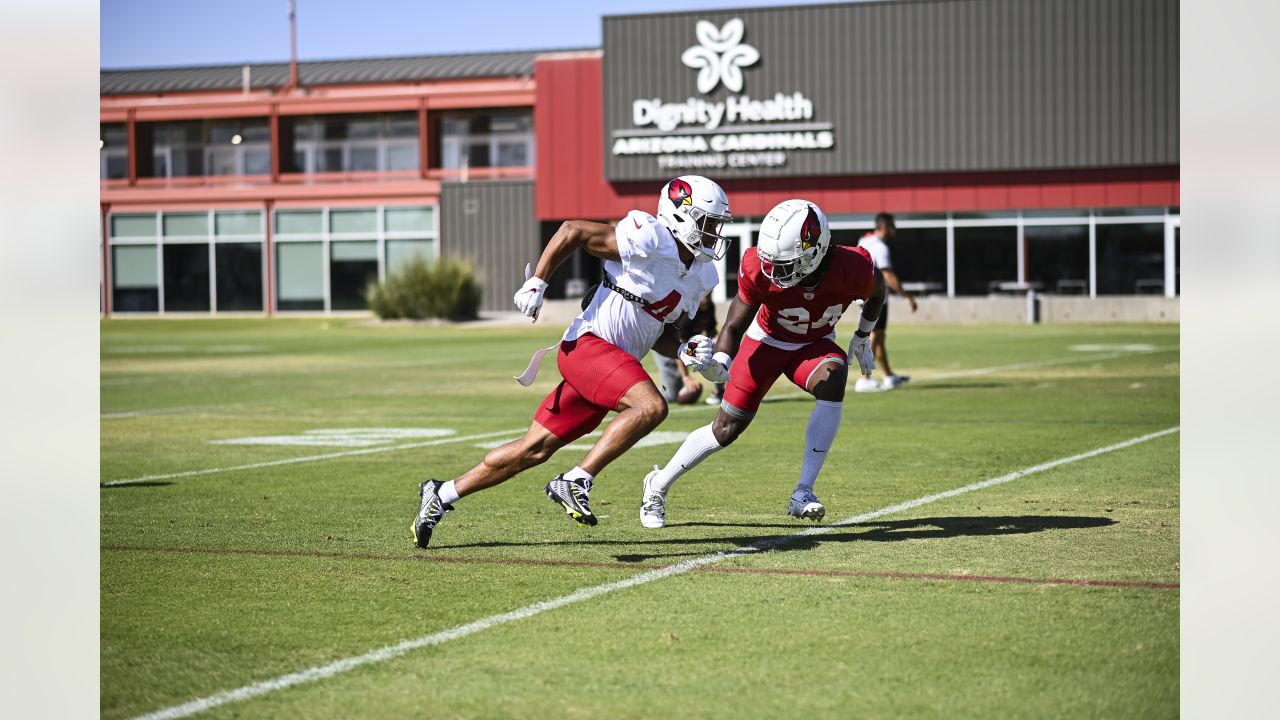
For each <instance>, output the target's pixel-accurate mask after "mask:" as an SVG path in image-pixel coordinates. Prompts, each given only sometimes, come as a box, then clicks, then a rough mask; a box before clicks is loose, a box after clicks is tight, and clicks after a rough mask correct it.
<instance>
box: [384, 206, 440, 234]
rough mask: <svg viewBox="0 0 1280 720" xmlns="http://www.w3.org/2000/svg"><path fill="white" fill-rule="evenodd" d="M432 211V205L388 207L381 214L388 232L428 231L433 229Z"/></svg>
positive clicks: (433, 210) (433, 209)
mask: <svg viewBox="0 0 1280 720" xmlns="http://www.w3.org/2000/svg"><path fill="white" fill-rule="evenodd" d="M434 212H435V208H432V207H389V208H387V209H386V210H384V211H383V213H382V214H383V220H384V222H385V223H386V226H387V232H389V233H398V232H416V233H429V232H432V231H433V230H435V227H434V226H433V222H432V221H433V220H434V218H433V216H432V215H433V213H434Z"/></svg>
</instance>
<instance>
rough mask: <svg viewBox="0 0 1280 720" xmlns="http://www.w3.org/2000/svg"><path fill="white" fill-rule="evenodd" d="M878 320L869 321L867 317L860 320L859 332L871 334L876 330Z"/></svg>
mask: <svg viewBox="0 0 1280 720" xmlns="http://www.w3.org/2000/svg"><path fill="white" fill-rule="evenodd" d="M876 320H877V318H870V319H868V318H867V316H866V315H863V316H862V317H860V318H858V330H859V331H860V332H864V333H869V332H871V331H872V330H875V329H876Z"/></svg>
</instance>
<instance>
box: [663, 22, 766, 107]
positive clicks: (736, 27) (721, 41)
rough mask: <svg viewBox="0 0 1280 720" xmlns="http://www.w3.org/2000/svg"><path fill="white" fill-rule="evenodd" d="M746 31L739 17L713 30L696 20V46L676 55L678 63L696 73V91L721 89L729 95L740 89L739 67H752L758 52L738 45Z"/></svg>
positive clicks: (747, 46) (746, 46) (704, 92)
mask: <svg viewBox="0 0 1280 720" xmlns="http://www.w3.org/2000/svg"><path fill="white" fill-rule="evenodd" d="M745 31H746V29H745V27H744V26H743V24H742V19H741V18H734V19H732V20H730V21H729V22H727V23H725V24H724V27H722V28H717V27H716V26H715V25H712V24H711V23H709V22H707V21H706V20H699V21H698V25H697V27H695V28H694V32H695V34H697V36H698V43H699V44H697V45H694V46H693V47H691V48H689V49H688V50H685V51H684V54H683V55H681V56H680V62H683V63H684V64H685V65H688V66H689V67H691V68H694V69H695V70H697V71H698V92H700V93H702V94H704V95H705V94H707V93H709V92H711V91H712V90H715V89H716V85H718V84H720V83H724V86H725V87H727V88H729V89H730V90H732V91H733V92H740V91H741V90H742V68H744V67H747V66H748V65H754V64H755V63H756V61H758V60H759V59H760V51H759V50H756V49H755V48H753V47H751V46H750V45H745V44H743V43H742V36H743V34H744V33H745Z"/></svg>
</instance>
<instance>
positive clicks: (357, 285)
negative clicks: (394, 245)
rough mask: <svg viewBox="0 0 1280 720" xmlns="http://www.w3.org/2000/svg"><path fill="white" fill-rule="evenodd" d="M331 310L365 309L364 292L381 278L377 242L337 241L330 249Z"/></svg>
mask: <svg viewBox="0 0 1280 720" xmlns="http://www.w3.org/2000/svg"><path fill="white" fill-rule="evenodd" d="M329 255H330V262H329V292H330V297H331V299H330V307H332V308H333V309H334V310H363V309H365V307H367V306H366V304H365V301H364V293H365V289H366V288H368V286H369V283H371V282H375V281H377V279H378V243H376V242H374V241H372V240H362V241H357V242H335V243H332V244H331V245H330V246H329Z"/></svg>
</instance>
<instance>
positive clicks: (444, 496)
mask: <svg viewBox="0 0 1280 720" xmlns="http://www.w3.org/2000/svg"><path fill="white" fill-rule="evenodd" d="M436 493H437V494H438V495H439V496H440V502H442V503H445V504H446V505H452V504H454V503H456V502H458V499H459V498H458V489H457V488H455V487H454V486H453V481H452V480H450V481H449V482H447V483H445V484H443V485H441V486H440V489H439V490H437V491H436Z"/></svg>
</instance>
